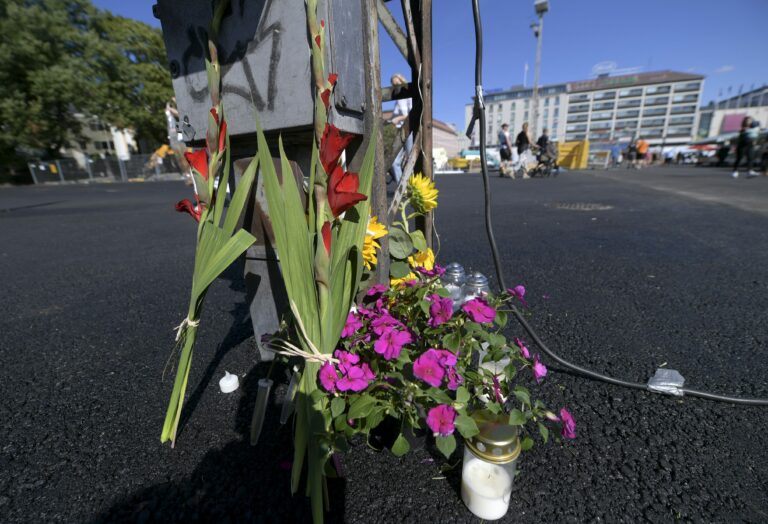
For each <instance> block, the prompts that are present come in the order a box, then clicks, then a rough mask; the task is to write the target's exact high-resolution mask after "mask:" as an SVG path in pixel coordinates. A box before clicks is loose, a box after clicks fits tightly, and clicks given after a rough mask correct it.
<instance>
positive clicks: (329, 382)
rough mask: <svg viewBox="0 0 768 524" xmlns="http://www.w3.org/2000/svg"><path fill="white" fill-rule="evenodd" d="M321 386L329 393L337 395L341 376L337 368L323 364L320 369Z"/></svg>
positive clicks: (329, 364)
mask: <svg viewBox="0 0 768 524" xmlns="http://www.w3.org/2000/svg"><path fill="white" fill-rule="evenodd" d="M319 375H320V384H322V385H323V388H325V390H326V391H327V392H328V393H336V383H337V381H338V380H339V374H338V372H337V371H336V368H335V367H334V366H333V364H331V363H330V362H326V363H325V364H323V367H321V368H320V373H319Z"/></svg>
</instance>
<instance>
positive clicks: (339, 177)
mask: <svg viewBox="0 0 768 524" xmlns="http://www.w3.org/2000/svg"><path fill="white" fill-rule="evenodd" d="M359 187H360V178H358V176H357V173H350V172H349V171H344V170H343V169H342V168H341V166H336V169H335V170H334V171H333V173H332V174H331V178H330V180H329V181H328V205H329V206H330V207H331V212H332V213H333V216H334V217H337V216H339V215H341V214H342V213H343V212H344V211H346V210H347V209H349V208H350V207H354V206H355V205H356V204H357V203H358V202H361V201H363V200H367V199H368V197H367V196H365V195H363V194H362V193H358V192H357V190H358V188H359Z"/></svg>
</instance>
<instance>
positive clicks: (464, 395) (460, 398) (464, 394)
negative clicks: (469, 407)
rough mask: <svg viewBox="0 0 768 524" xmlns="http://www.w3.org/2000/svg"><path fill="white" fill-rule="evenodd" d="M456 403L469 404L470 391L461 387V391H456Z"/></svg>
mask: <svg viewBox="0 0 768 524" xmlns="http://www.w3.org/2000/svg"><path fill="white" fill-rule="evenodd" d="M456 402H458V403H460V404H466V403H467V402H469V391H467V388H465V387H464V386H459V389H457V390H456Z"/></svg>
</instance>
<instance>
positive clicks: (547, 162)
mask: <svg viewBox="0 0 768 524" xmlns="http://www.w3.org/2000/svg"><path fill="white" fill-rule="evenodd" d="M536 159H537V160H538V163H537V164H536V166H534V168H533V169H531V170H530V172H529V173H528V174H529V175H531V176H532V177H546V176H550V175H554V176H557V172H558V171H559V169H560V168H559V167H558V165H557V146H556V145H555V143H554V142H549V144H547V148H546V149H545V150H544V151H539V154H538V155H537V156H536Z"/></svg>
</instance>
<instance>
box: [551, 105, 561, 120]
mask: <svg viewBox="0 0 768 524" xmlns="http://www.w3.org/2000/svg"><path fill="white" fill-rule="evenodd" d="M559 114H560V108H559V107H556V108H555V110H554V111H553V112H552V116H554V117H555V118H557V115H559Z"/></svg>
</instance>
